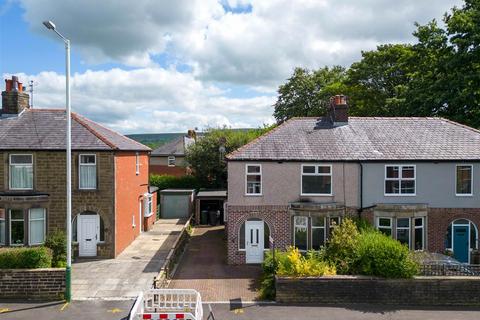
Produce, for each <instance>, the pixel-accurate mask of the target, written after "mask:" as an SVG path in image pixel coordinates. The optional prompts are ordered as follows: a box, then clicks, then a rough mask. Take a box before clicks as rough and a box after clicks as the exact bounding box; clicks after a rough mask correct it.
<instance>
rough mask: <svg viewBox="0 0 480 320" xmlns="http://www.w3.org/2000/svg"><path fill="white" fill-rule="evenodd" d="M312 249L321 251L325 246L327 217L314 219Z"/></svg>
mask: <svg viewBox="0 0 480 320" xmlns="http://www.w3.org/2000/svg"><path fill="white" fill-rule="evenodd" d="M311 219H312V249H313V250H320V248H321V247H323V246H324V245H325V217H312V218H311Z"/></svg>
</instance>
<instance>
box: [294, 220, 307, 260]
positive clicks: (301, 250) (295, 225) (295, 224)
mask: <svg viewBox="0 0 480 320" xmlns="http://www.w3.org/2000/svg"><path fill="white" fill-rule="evenodd" d="M297 217H301V218H304V219H305V220H306V221H307V226H306V233H307V236H306V237H305V241H306V244H305V246H306V249H305V250H303V249H300V248H299V247H297V245H296V242H295V233H296V227H297V223H296V219H295V218H297ZM309 220H310V219H309V217H307V216H293V246H294V247H295V248H297V249H298V251H300V252H307V251H308V250H309V249H308V248H309V244H310V243H309V241H308V240H309V239H308V238H310V237H309V234H311V232H308V229H309V225H310V221H309Z"/></svg>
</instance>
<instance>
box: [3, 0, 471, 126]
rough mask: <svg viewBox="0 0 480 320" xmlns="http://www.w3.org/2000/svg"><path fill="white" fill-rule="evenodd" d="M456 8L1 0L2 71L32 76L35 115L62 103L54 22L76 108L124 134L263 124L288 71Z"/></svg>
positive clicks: (341, 58)
mask: <svg viewBox="0 0 480 320" xmlns="http://www.w3.org/2000/svg"><path fill="white" fill-rule="evenodd" d="M461 4H462V2H461V1H459V0H396V1H391V0H295V1H292V0H176V1H171V0H135V1H131V0H128V1H127V0H103V1H99V0H82V1H78V0H0V74H2V76H3V78H7V77H10V76H11V75H12V74H15V75H18V76H19V78H20V81H21V82H23V83H25V84H26V83H28V82H29V81H31V80H33V81H34V108H63V107H64V105H65V50H64V45H63V42H62V41H61V39H60V38H58V37H57V36H56V35H55V34H54V33H53V32H52V31H49V30H47V29H46V28H45V27H44V26H43V25H42V21H44V20H52V21H53V22H54V23H55V24H56V26H57V30H58V31H59V32H61V33H62V34H63V35H64V36H65V37H67V38H69V39H70V40H71V47H72V49H71V50H72V55H71V61H72V62H71V74H72V109H73V111H75V112H78V113H80V114H82V115H84V116H86V117H89V118H90V119H92V120H94V121H98V122H100V123H102V124H104V125H106V126H108V127H110V128H112V129H114V130H117V131H119V132H122V133H126V134H128V133H159V132H183V131H186V130H187V129H190V128H195V127H196V128H198V129H200V130H202V129H205V128H207V127H218V126H227V127H232V128H246V127H259V126H262V125H263V124H269V123H272V122H273V118H272V113H273V104H274V103H275V100H276V97H277V94H276V90H277V89H278V86H279V85H280V84H282V83H284V82H285V81H286V80H287V79H288V77H289V76H290V75H291V74H292V72H293V69H294V68H295V67H304V68H309V69H315V68H320V67H323V66H332V65H342V66H345V67H348V66H350V64H351V63H352V62H354V61H357V60H359V58H360V57H361V51H362V50H364V51H365V50H372V49H375V47H376V46H377V45H379V44H383V43H406V42H413V41H414V38H413V36H412V32H413V31H414V29H415V27H414V23H415V22H419V23H420V24H425V23H427V22H428V21H430V20H432V19H434V18H435V19H437V20H441V18H442V16H443V14H444V13H445V12H447V11H449V9H450V8H451V7H453V6H455V5H457V6H461ZM2 86H4V84H3V81H2ZM3 89H4V88H2V90H3Z"/></svg>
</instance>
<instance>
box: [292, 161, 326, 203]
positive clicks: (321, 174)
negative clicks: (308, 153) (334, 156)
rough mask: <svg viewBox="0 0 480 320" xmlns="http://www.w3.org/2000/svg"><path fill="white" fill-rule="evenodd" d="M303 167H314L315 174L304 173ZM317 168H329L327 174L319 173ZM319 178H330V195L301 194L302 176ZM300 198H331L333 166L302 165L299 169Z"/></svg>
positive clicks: (318, 164) (319, 164)
mask: <svg viewBox="0 0 480 320" xmlns="http://www.w3.org/2000/svg"><path fill="white" fill-rule="evenodd" d="M304 167H315V173H304V172H303V168H304ZM319 167H328V168H330V172H329V173H319V172H318V171H319V170H318V168H319ZM304 175H305V176H320V177H330V193H305V192H303V176H304ZM300 196H305V197H318V196H320V197H331V196H333V166H332V165H331V164H321V163H302V165H301V168H300Z"/></svg>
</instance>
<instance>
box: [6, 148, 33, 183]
mask: <svg viewBox="0 0 480 320" xmlns="http://www.w3.org/2000/svg"><path fill="white" fill-rule="evenodd" d="M9 171H10V189H11V190H32V189H33V155H31V154H11V155H10V170H9Z"/></svg>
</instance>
